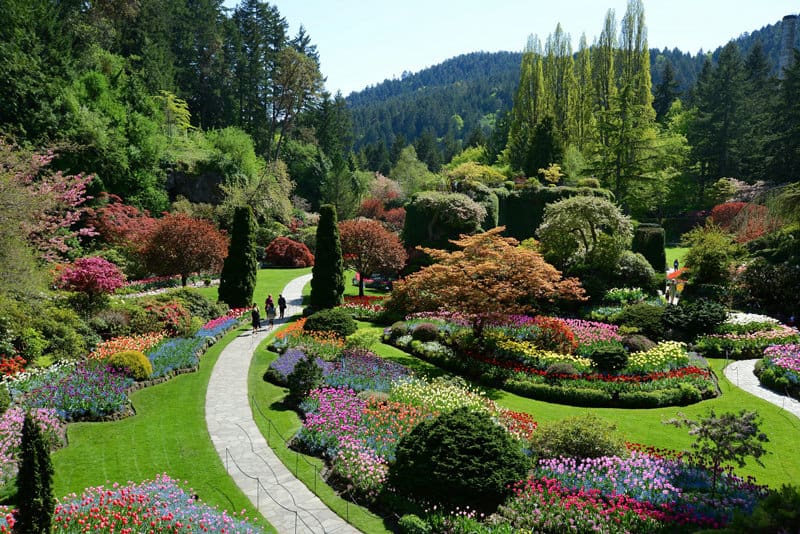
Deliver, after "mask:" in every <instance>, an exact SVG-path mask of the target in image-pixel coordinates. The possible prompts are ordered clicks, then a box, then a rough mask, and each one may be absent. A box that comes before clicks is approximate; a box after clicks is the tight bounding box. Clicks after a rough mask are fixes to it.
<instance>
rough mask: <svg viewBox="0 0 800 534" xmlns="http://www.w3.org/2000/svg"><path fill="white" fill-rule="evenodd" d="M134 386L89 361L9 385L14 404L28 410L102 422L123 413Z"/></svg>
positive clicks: (102, 365)
mask: <svg viewBox="0 0 800 534" xmlns="http://www.w3.org/2000/svg"><path fill="white" fill-rule="evenodd" d="M132 384H133V379H132V378H128V377H127V376H125V375H124V374H122V373H120V372H119V371H116V370H114V369H113V368H111V367H110V366H108V365H105V364H103V363H100V362H97V361H93V360H89V361H82V362H79V363H77V364H76V365H74V366H60V367H53V368H51V369H48V370H46V371H45V372H43V373H39V374H37V375H36V376H35V377H33V378H30V379H28V380H25V381H20V382H17V383H11V384H9V391H10V392H11V396H12V398H13V399H14V401H15V402H16V403H17V404H18V405H20V406H22V407H23V408H26V409H32V408H51V409H53V410H55V411H56V413H57V414H58V416H59V417H60V418H61V419H63V420H64V421H78V420H91V419H99V418H101V417H103V416H106V415H109V414H112V413H116V412H121V411H122V410H123V409H124V407H125V406H126V405H127V403H128V396H127V394H126V391H127V389H128V388H129V387H130V386H131V385H132Z"/></svg>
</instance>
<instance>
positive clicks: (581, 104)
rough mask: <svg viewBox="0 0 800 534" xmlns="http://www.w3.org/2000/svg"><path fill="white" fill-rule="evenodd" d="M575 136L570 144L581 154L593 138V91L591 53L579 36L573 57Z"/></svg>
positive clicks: (583, 39) (583, 38)
mask: <svg viewBox="0 0 800 534" xmlns="http://www.w3.org/2000/svg"><path fill="white" fill-rule="evenodd" d="M574 115H575V135H574V137H573V138H571V139H570V144H572V145H574V146H576V147H577V148H578V150H580V151H581V152H583V151H584V150H586V149H588V148H589V146H590V145H591V144H592V142H593V140H594V137H595V130H596V124H597V123H596V121H595V118H594V90H593V85H592V52H591V49H590V48H589V45H588V43H587V41H586V34H582V35H581V39H580V43H579V44H578V54H577V55H576V56H575V114H574Z"/></svg>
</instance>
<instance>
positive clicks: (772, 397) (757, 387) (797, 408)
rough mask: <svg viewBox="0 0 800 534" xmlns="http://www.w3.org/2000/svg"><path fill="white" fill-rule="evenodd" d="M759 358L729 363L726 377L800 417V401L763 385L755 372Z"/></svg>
mask: <svg viewBox="0 0 800 534" xmlns="http://www.w3.org/2000/svg"><path fill="white" fill-rule="evenodd" d="M757 361H758V360H738V361H734V362H731V363H729V364H728V365H727V366H726V367H725V370H724V373H725V377H726V378H727V379H728V380H730V381H731V384H733V385H734V386H738V387H740V388H742V389H743V390H745V391H746V392H748V393H750V394H751V395H755V396H756V397H761V398H762V399H764V400H765V401H768V402H771V403H772V404H774V405H775V406H778V407H779V408H781V409H783V410H786V411H787V412H789V413H791V414H794V415H795V417H797V418H800V401H797V400H796V399H793V398H792V397H789V396H787V395H779V394H777V393H775V392H774V391H772V390H769V389H767V388H765V387H764V386H762V385H761V383H760V382H759V381H758V377H757V376H756V375H755V374H754V373H753V370H754V369H755V367H756V362H757Z"/></svg>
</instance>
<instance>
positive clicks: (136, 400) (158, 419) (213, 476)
mask: <svg viewBox="0 0 800 534" xmlns="http://www.w3.org/2000/svg"><path fill="white" fill-rule="evenodd" d="M308 272H310V269H263V270H259V272H258V285H257V286H256V297H255V298H256V300H257V302H259V304H261V303H263V301H264V299H265V298H266V295H267V293H271V294H272V295H273V296H274V297H276V298H277V295H278V293H280V291H282V290H283V287H284V286H285V285H286V284H287V283H288V282H289V281H290V280H293V279H294V278H297V277H298V276H301V275H303V274H306V273H308ZM198 291H200V292H201V293H204V294H207V296H211V298H216V292H217V288H216V287H212V288H202V289H200V290H198ZM245 328H246V327H245ZM238 333H239V331H234V332H231V333H229V334H228V335H227V336H225V337H224V338H223V339H222V340H221V341H220V342H219V343H217V344H216V345H215V346H214V347H212V348H211V349H210V350H209V351H208V352H207V353H206V354H205V355H204V356H203V357H202V360H201V363H200V371H199V372H197V373H189V374H184V375H180V376H178V377H176V378H173V379H172V380H170V381H169V382H166V383H163V384H159V385H157V386H154V387H150V388H145V389H143V390H140V391H137V392H136V393H134V394H133V395H131V400H132V401H133V404H134V407H135V408H136V415H135V416H133V417H129V418H126V419H123V420H121V421H115V422H107V423H75V424H71V425H69V429H68V440H69V445H68V446H67V447H66V448H64V449H61V450H59V451H56V452H55V453H54V454H53V464H54V467H55V488H54V489H55V494H56V495H59V496H61V495H66V494H68V493H73V492H74V493H80V492H81V491H82V490H83V489H84V488H86V487H88V486H97V485H100V484H105V483H106V482H119V483H125V482H127V481H129V480H130V481H134V482H139V481H141V480H144V479H147V478H152V477H154V476H155V475H156V474H158V473H162V472H166V473H167V474H169V475H170V476H172V477H174V478H178V479H183V480H186V481H188V482H189V484H190V485H191V486H192V487H193V488H194V489H195V491H196V492H197V493H198V495H199V496H200V498H201V499H202V500H203V501H205V502H207V503H209V504H212V505H215V506H218V507H220V508H223V509H228V510H242V509H245V508H246V509H248V510H249V509H252V505H251V503H250V501H249V500H248V499H247V498H246V497H245V495H244V494H243V493H242V492H241V491H240V490H239V489H238V488H237V487H236V485H235V484H234V483H233V481H232V480H231V479H230V477H229V476H228V474H227V473H226V472H225V468H224V466H223V465H222V462H221V461H220V459H219V457H218V456H217V453H216V451H215V450H214V446H213V444H212V443H211V439H210V437H209V435H208V431H207V429H206V422H205V394H206V388H207V386H208V381H209V378H210V376H211V370H212V368H213V366H214V364H215V363H216V361H217V358H218V357H219V354H220V353H221V352H222V349H223V348H224V347H225V346H226V345H227V344H228V343H229V342H230V341H231V340H232V339H234V338H235V336H236V335H238ZM262 525H263V526H264V527H265V528H266V529H267V530H268V531H269V532H274V530H273V529H272V527H271V526H269V525H268V524H267V523H266V521H264V522H262Z"/></svg>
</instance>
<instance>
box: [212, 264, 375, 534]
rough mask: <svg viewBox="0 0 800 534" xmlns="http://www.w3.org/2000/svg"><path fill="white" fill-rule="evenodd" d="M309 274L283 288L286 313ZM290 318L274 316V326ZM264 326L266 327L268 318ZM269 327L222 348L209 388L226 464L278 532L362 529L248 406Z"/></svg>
mask: <svg viewBox="0 0 800 534" xmlns="http://www.w3.org/2000/svg"><path fill="white" fill-rule="evenodd" d="M310 279H311V275H310V274H308V275H304V276H301V277H299V278H295V279H294V280H292V281H291V282H289V283H288V284H287V285H286V287H285V288H284V290H283V296H284V297H285V298H286V301H287V309H286V317H291V316H292V315H294V314H297V313H300V311H301V310H302V306H301V305H302V296H301V295H302V291H303V287H304V286H305V285H306V283H307V282H308V281H309V280H310ZM283 322H286V320H281V319H275V323H276V326H275V327H273V328H276V327H277V326H278V325H280V324H281V323H283ZM262 324H265V325H266V321H263V322H262ZM270 331H271V329H270V328H269V327H268V326H264V327H262V329H261V330H259V332H258V333H256V334H253V333H251V332H250V331H246V332H242V333H241V334H239V336H238V337H237V338H236V339H234V340H233V341H232V342H231V343H229V344H228V346H227V347H225V349H224V350H223V351H222V353H221V354H220V356H219V359H218V360H217V363H216V365H215V366H214V369H213V370H212V372H211V378H210V380H209V382H208V389H207V390H206V406H205V408H206V426H207V428H208V433H209V434H210V435H211V441H212V442H213V443H214V448H215V449H216V450H217V454H219V457H220V459H221V460H222V463H223V464H224V465H225V466H226V468H227V470H228V473H229V474H230V476H231V478H232V479H233V480H234V482H235V483H236V485H237V486H239V488H241V490H242V491H243V492H244V493H245V495H247V497H248V498H249V499H250V501H251V502H252V503H253V506H254V507H255V508H257V509H258V511H259V512H260V513H261V514H262V515H263V516H264V517H265V518H266V519H267V521H269V522H270V523H271V524H272V526H274V527H275V529H276V530H277V531H278V533H279V534H284V533H286V534H290V533H291V534H293V533H295V532H298V533H315V534H316V533H336V534H339V533H347V534H356V533H358V532H360V531H359V530H357V529H356V528H355V527H353V526H352V525H350V524H348V523H347V522H346V521H345V520H344V519H342V518H341V517H339V516H338V515H336V514H335V513H333V512H332V511H331V510H330V509H329V508H328V507H327V506H325V504H324V503H323V502H322V501H320V500H319V498H318V497H317V496H316V495H314V494H313V493H312V492H311V490H309V489H308V488H307V487H306V485H305V484H303V483H302V482H300V481H299V480H298V479H297V478H295V476H294V475H293V474H292V473H291V471H289V470H288V469H287V468H286V466H284V465H283V463H282V462H281V461H280V459H279V458H278V457H277V456H276V455H275V453H274V452H273V451H272V449H271V448H270V446H269V445H268V444H267V442H266V440H265V439H264V436H263V435H262V434H261V431H260V430H259V428H258V426H257V425H256V422H255V420H254V419H253V414H252V410H251V409H250V400H249V397H248V391H247V375H248V369H249V367H250V360H251V358H252V356H253V352H254V351H255V349H256V347H258V344H259V343H260V342H261V341H262V340H264V338H266V337H267V335H268V334H269V332H270Z"/></svg>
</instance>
